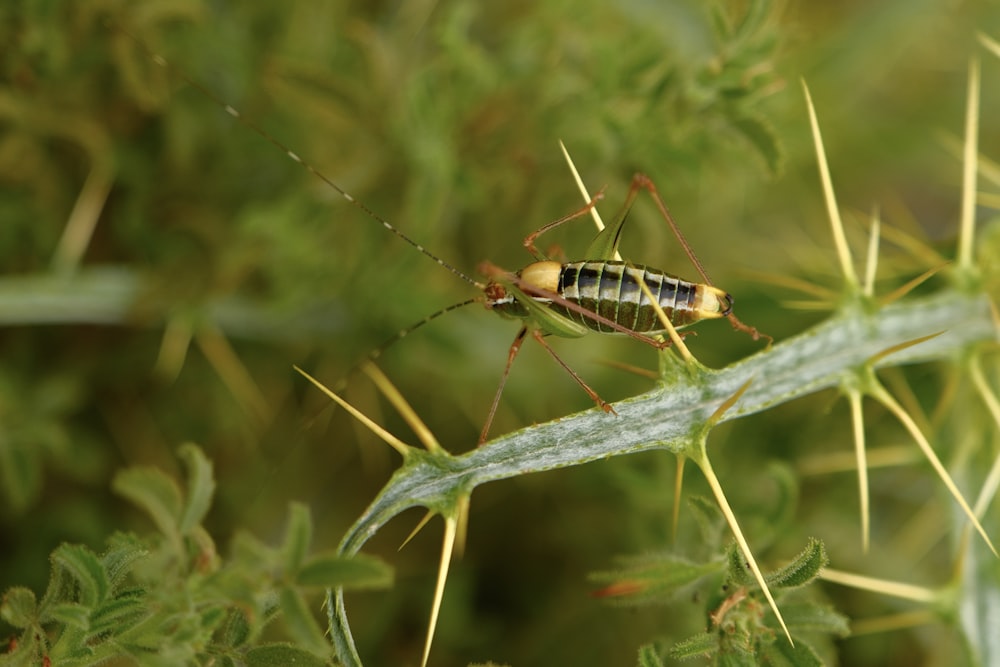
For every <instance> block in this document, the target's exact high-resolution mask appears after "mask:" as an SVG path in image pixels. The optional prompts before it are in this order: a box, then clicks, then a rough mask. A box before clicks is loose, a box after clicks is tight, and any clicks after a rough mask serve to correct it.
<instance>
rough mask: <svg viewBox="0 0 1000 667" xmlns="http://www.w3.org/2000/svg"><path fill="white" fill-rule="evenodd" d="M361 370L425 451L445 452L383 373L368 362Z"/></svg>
mask: <svg viewBox="0 0 1000 667" xmlns="http://www.w3.org/2000/svg"><path fill="white" fill-rule="evenodd" d="M361 370H362V372H363V373H364V374H365V375H367V376H368V377H369V378H371V381H372V382H374V383H375V386H376V387H378V389H379V391H381V392H382V395H383V396H385V397H386V398H387V399H388V400H389V402H390V403H391V404H392V407H394V408H396V411H397V412H398V413H399V414H400V415H401V416H402V417H403V421H405V422H406V423H407V424H408V425H409V427H410V428H412V429H413V432H414V433H416V434H417V438H418V439H419V440H420V442H422V443H424V447H426V448H427V451H429V452H432V453H435V454H437V453H440V452H444V451H445V449H444V447H442V446H441V443H439V442H438V441H437V438H435V437H434V434H433V433H431V430H430V429H429V428H427V424H425V423H424V422H423V420H422V419H420V417H419V416H417V413H416V411H415V410H414V409H413V407H412V406H411V405H410V404H409V403H408V402H407V401H406V399H405V398H403V395H402V394H400V393H399V390H398V389H396V385H394V384H393V383H392V382H391V381H390V380H389V378H387V377H386V376H385V373H383V372H382V370H381V369H380V368H379V367H378V366H376V365H375V364H373V363H372V362H370V361H366V362H365V363H364V364H362V365H361Z"/></svg>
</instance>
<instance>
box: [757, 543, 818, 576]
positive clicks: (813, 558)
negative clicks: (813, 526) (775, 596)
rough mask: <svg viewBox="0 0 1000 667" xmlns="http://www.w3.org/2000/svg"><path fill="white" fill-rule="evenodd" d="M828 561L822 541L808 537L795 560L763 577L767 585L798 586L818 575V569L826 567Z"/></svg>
mask: <svg viewBox="0 0 1000 667" xmlns="http://www.w3.org/2000/svg"><path fill="white" fill-rule="evenodd" d="M828 562H829V559H828V558H827V556H826V548H825V547H824V546H823V543H822V542H820V541H819V540H817V539H815V538H809V543H808V544H807V545H806V548H805V549H804V550H803V551H802V553H800V554H799V555H798V556H796V557H795V560H793V561H792V562H791V563H789V564H788V565H786V566H785V567H783V568H781V569H780V570H777V571H776V572H772V573H770V574H769V575H767V576H766V577H765V579H766V580H767V583H768V585H769V586H771V587H774V588H798V587H799V586H805V585H806V584H808V583H810V582H812V581H813V580H814V579H815V578H816V577H818V576H819V571H820V570H821V569H823V568H824V567H826V564H827V563H828Z"/></svg>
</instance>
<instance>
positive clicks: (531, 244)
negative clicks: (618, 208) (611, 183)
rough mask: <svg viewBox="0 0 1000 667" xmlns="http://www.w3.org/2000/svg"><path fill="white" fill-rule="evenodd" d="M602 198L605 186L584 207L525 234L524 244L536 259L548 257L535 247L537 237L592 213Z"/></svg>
mask: <svg viewBox="0 0 1000 667" xmlns="http://www.w3.org/2000/svg"><path fill="white" fill-rule="evenodd" d="M601 199H604V189H603V188H602V189H601V190H600V191H599V192H598V193H597V194H595V195H594V196H593V197H592V198H591V200H590V201H589V202H587V204H586V205H585V206H584V207H583V208H581V209H578V210H576V211H573V212H572V213H570V214H569V215H564V216H563V217H561V218H559V219H558V220H554V221H552V222H550V223H549V224H547V225H545V226H543V227H541V228H540V229H536V230H535V231H533V232H531V233H530V234H528V235H527V236H525V237H524V241H523V242H522V243H523V244H524V247H525V248H526V249H527V250H528V252H530V253H531V255H532V257H534V258H535V259H542V260H544V259H548V257H546V256H545V255H544V254H543V253H542V252H540V251H539V250H538V248H536V247H535V239H537V238H538V237H539V236H541V235H542V234H544V233H545V232H547V231H549V230H550V229H554V228H556V227H558V226H559V225H561V224H563V223H564V222H569V221H570V220H574V219H576V218H579V217H581V216H584V215H586V214H587V213H590V210H591V209H592V208H594V206H596V205H597V202H598V201H600V200H601Z"/></svg>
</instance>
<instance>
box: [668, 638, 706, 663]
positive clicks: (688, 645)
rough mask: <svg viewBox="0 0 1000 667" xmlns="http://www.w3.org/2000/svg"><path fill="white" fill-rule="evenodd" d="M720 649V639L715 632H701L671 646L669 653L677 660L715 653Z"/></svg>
mask: <svg viewBox="0 0 1000 667" xmlns="http://www.w3.org/2000/svg"><path fill="white" fill-rule="evenodd" d="M718 650H719V640H718V638H717V637H716V636H715V635H714V634H712V633H710V632H699V633H698V634H696V635H694V636H692V637H688V638H687V639H683V640H681V641H679V642H677V643H676V644H674V645H673V646H671V647H670V650H669V651H668V652H667V655H668V656H670V657H671V658H675V659H677V660H688V659H690V658H697V657H699V656H709V655H713V654H715V653H716V652H717V651H718Z"/></svg>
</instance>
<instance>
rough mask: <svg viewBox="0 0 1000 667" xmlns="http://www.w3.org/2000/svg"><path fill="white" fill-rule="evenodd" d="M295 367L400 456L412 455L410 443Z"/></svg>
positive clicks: (296, 368) (296, 367)
mask: <svg viewBox="0 0 1000 667" xmlns="http://www.w3.org/2000/svg"><path fill="white" fill-rule="evenodd" d="M293 368H295V370H296V371H298V372H299V374H300V375H302V377H304V378H305V379H307V380H309V381H310V382H312V383H313V384H314V385H315V386H316V387H317V388H318V389H319V390H320V391H321V392H323V393H324V394H326V395H327V396H329V397H330V398H332V399H333V400H334V401H336V403H337V404H338V405H339V406H340V407H342V408H344V409H345V410H347V411H348V412H349V413H351V416H353V417H354V418H355V419H357V420H358V421H359V422H361V423H362V424H364V425H365V426H366V427H368V430H370V431H371V432H372V433H374V434H375V435H377V436H378V437H380V438H382V440H384V441H385V443H386V444H387V445H389V446H390V447H392V448H393V449H395V450H396V451H397V452H399V454H400V456H402V457H403V458H404V459H405V458H406V457H407V456H409V455H410V446H409V445H408V444H406V443H405V442H403V441H402V440H400V439H399V438H397V437H396V436H394V435H393V434H392V433H389V432H388V431H386V430H385V429H384V428H382V427H381V426H379V425H378V424H376V423H375V422H374V421H372V420H371V419H369V418H368V417H367V415H365V413H363V412H361V411H360V410H358V409H357V408H355V407H354V406H353V405H351V404H350V403H348V402H347V401H345V400H344V399H342V398H341V397H340V396H338V395H337V394H335V393H333V392H332V391H330V390H329V389H327V388H326V387H325V386H324V385H323V383H321V382H320V381H319V380H317V379H316V378H314V377H313V376H311V375H309V373H306V372H305V371H304V370H302V369H301V368H299V367H298V366H294V367H293Z"/></svg>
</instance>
